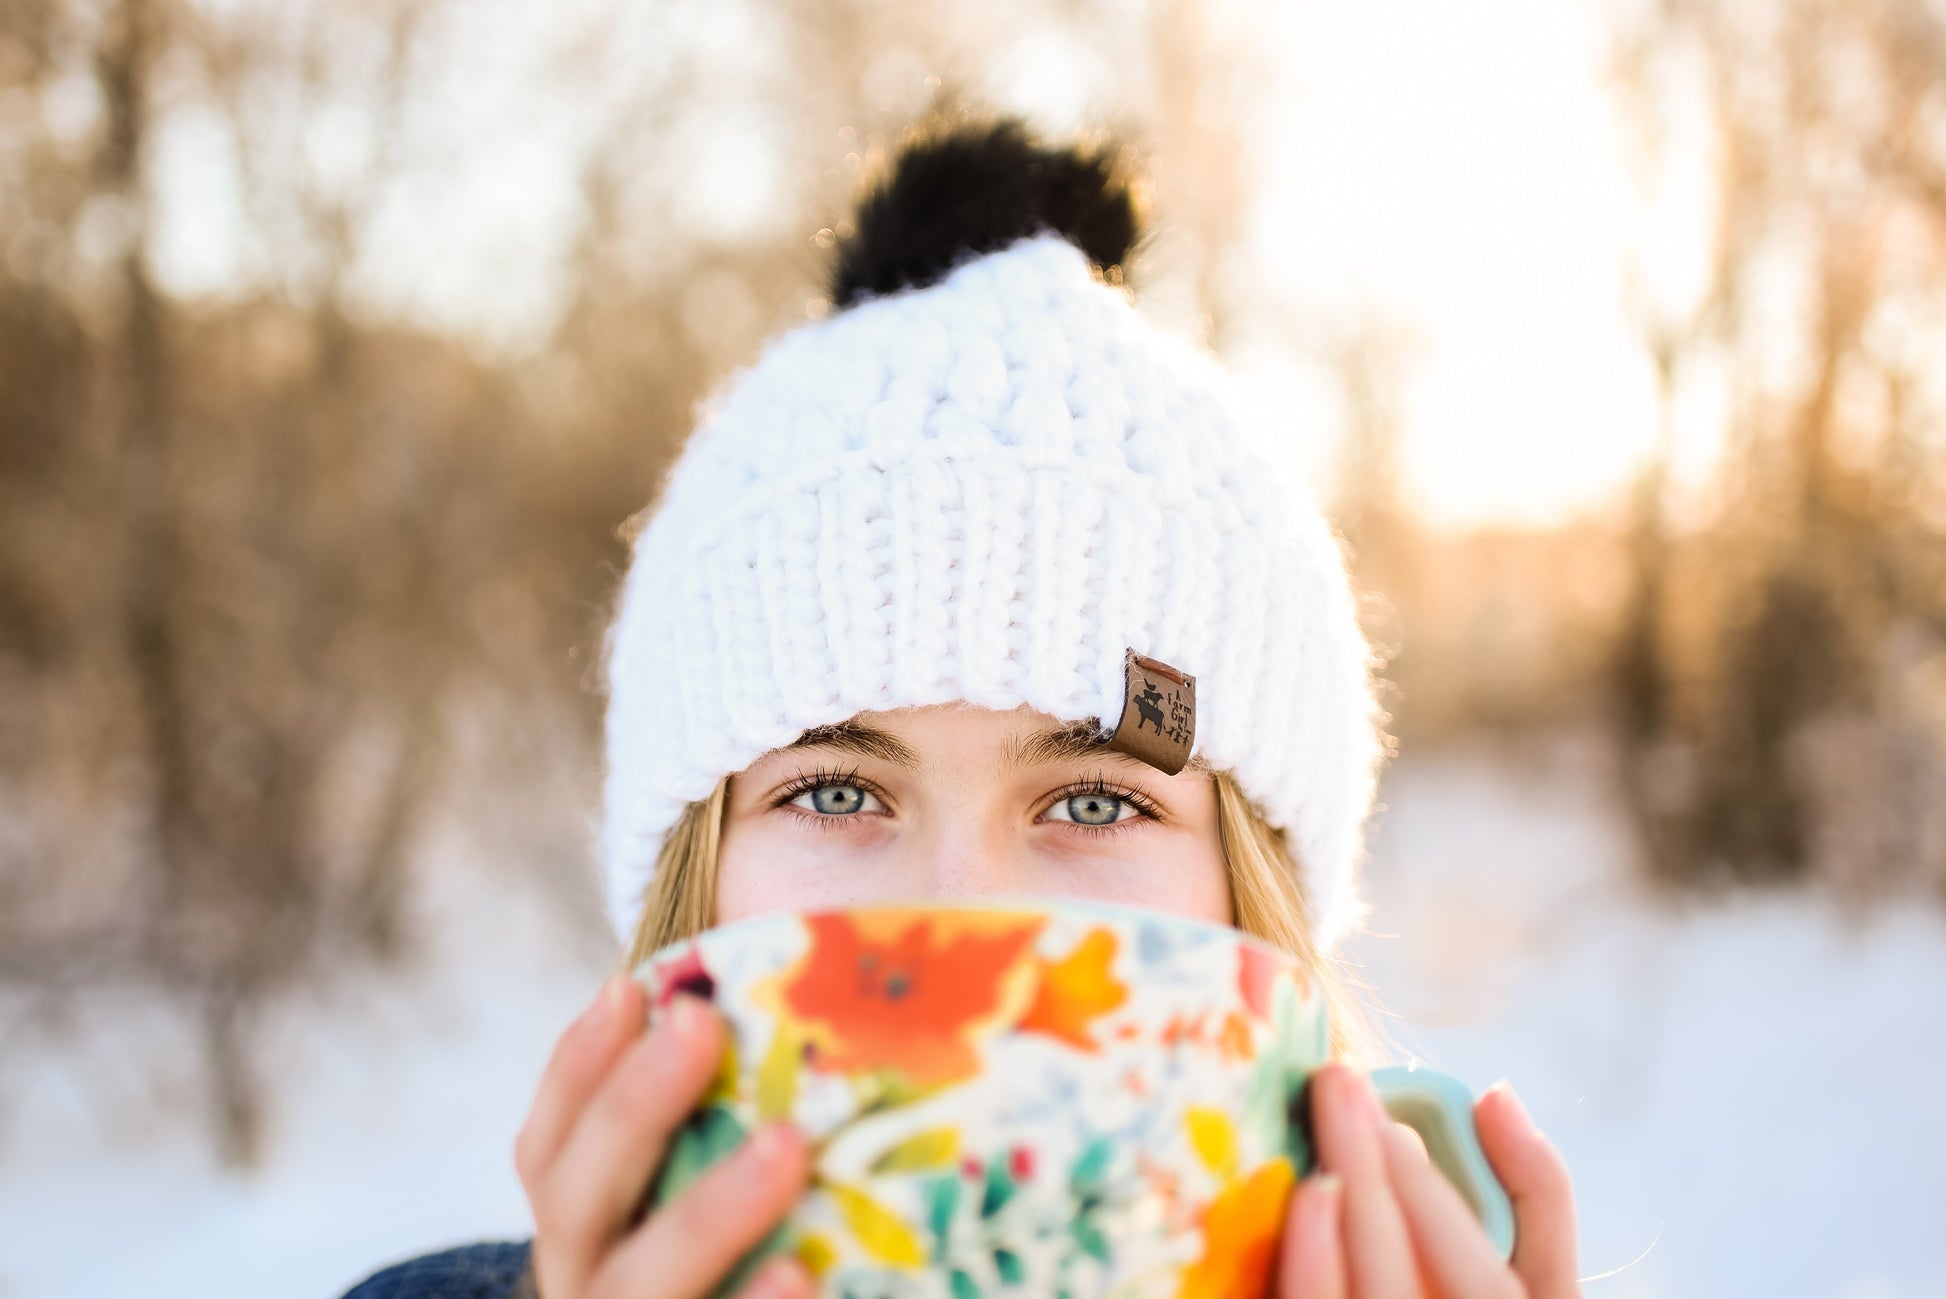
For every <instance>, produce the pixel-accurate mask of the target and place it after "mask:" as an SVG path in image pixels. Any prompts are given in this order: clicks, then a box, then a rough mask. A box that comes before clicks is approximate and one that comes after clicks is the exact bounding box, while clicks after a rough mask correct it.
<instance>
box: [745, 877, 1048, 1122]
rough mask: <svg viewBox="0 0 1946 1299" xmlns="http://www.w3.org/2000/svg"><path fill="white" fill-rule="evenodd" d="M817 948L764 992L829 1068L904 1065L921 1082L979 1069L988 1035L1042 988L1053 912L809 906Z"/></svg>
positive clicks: (819, 1065) (814, 1060)
mask: <svg viewBox="0 0 1946 1299" xmlns="http://www.w3.org/2000/svg"><path fill="white" fill-rule="evenodd" d="M804 923H805V925H806V927H807V928H808V929H809V930H810V934H811V945H810V948H809V950H808V951H807V952H806V953H805V954H804V956H803V957H802V958H801V959H800V960H799V961H798V963H797V964H796V965H795V966H793V967H792V968H791V969H789V970H787V971H785V972H784V973H783V974H782V975H781V976H779V978H778V980H777V981H776V983H775V984H774V985H773V986H772V987H771V988H769V989H767V990H765V991H764V992H762V993H761V994H760V999H763V1000H770V1001H773V1002H774V1006H775V1009H776V1010H777V1012H778V1014H779V1016H780V1017H782V1018H784V1019H787V1020H789V1021H791V1022H792V1023H793V1024H794V1026H795V1027H796V1029H797V1031H798V1032H799V1034H800V1035H801V1036H802V1039H803V1041H804V1042H805V1044H806V1049H805V1058H806V1060H807V1061H808V1062H809V1063H810V1064H811V1066H812V1067H814V1068H816V1069H819V1070H822V1071H824V1072H827V1073H841V1074H852V1073H865V1072H871V1071H874V1070H879V1069H890V1070H895V1071H897V1072H899V1073H901V1074H903V1075H904V1076H905V1077H906V1079H907V1080H908V1081H909V1082H910V1083H912V1084H913V1085H914V1086H920V1087H925V1086H933V1085H939V1084H944V1083H949V1082H957V1081H960V1080H961V1079H964V1078H969V1077H971V1076H973V1075H974V1074H976V1073H978V1072H979V1071H980V1057H979V1055H978V1053H977V1052H976V1050H975V1049H974V1044H975V1042H976V1041H977V1040H978V1039H979V1037H980V1036H981V1035H982V1034H983V1033H985V1032H987V1031H989V1030H991V1029H993V1028H995V1027H997V1026H999V1025H1001V1024H1004V1023H1006V1022H1008V1021H1010V1020H1012V1019H1013V1018H1014V1017H1015V1016H1017V1015H1018V1014H1019V1013H1020V1011H1021V1009H1022V1007H1023V1006H1025V1005H1026V1004H1028V1002H1029V999H1030V998H1031V997H1032V996H1033V993H1034V983H1035V977H1034V975H1035V970H1034V964H1035V963H1034V961H1033V960H1032V959H1031V957H1030V956H1029V951H1030V949H1031V947H1032V946H1033V943H1034V939H1035V938H1036V937H1038V936H1039V934H1040V931H1041V928H1042V927H1043V926H1044V925H1045V924H1046V923H1047V922H1046V919H1045V918H1044V917H1039V916H1026V917H1022V916H1014V915H1007V914H1003V913H997V912H981V911H965V912H959V913H955V914H952V915H948V916H941V915H937V914H928V913H926V912H923V911H910V912H908V911H898V910H885V911H878V912H872V913H868V914H863V915H846V914H831V915H811V916H807V917H806V918H805V922H804Z"/></svg>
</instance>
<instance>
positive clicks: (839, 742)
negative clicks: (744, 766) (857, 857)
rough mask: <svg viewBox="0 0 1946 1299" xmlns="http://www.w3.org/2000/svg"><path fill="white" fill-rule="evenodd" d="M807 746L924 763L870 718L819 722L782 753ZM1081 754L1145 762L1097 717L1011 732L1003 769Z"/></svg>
mask: <svg viewBox="0 0 1946 1299" xmlns="http://www.w3.org/2000/svg"><path fill="white" fill-rule="evenodd" d="M807 748H822V749H838V750H840V751H842V752H846V753H856V754H861V755H863V756H865V757H868V758H876V759H878V760H879V761H880V762H889V763H891V764H893V765H894V766H898V767H904V768H906V769H907V770H909V771H916V770H917V769H918V768H919V765H920V758H919V755H918V754H917V753H916V752H914V751H913V749H912V746H910V745H909V744H907V743H906V742H905V741H904V740H901V739H900V738H899V737H898V736H896V735H894V734H892V733H891V732H890V731H884V730H880V729H879V728H878V727H876V726H872V725H870V724H868V723H866V722H838V723H836V724H834V725H831V726H814V727H812V728H811V729H810V730H808V731H805V732H804V733H803V734H802V735H800V736H798V737H797V738H796V739H795V740H793V741H791V742H790V743H789V744H787V745H785V746H784V748H783V750H781V752H788V751H790V750H791V749H807ZM1079 758H1095V759H1100V760H1102V761H1105V762H1117V763H1127V764H1130V765H1132V766H1138V767H1139V766H1143V765H1144V764H1143V763H1142V762H1141V761H1140V760H1139V759H1136V758H1131V757H1129V756H1128V755H1127V754H1124V753H1121V752H1119V751H1117V750H1114V749H1110V748H1107V747H1105V746H1104V745H1103V744H1102V742H1101V731H1100V729H1099V728H1098V727H1097V726H1096V725H1095V724H1094V723H1093V722H1087V721H1080V722H1067V723H1064V724H1061V725H1057V726H1049V727H1045V728H1043V729H1041V730H1038V731H1029V732H1028V733H1026V734H1025V735H1015V736H1009V737H1008V738H1007V741H1006V743H1005V744H1004V745H1002V746H1001V758H1000V770H1001V772H1002V773H1003V774H1004V773H1007V772H1014V771H1024V770H1026V769H1027V768H1030V767H1047V766H1052V765H1054V764H1055V763H1060V762H1072V761H1075V760H1076V759H1079Z"/></svg>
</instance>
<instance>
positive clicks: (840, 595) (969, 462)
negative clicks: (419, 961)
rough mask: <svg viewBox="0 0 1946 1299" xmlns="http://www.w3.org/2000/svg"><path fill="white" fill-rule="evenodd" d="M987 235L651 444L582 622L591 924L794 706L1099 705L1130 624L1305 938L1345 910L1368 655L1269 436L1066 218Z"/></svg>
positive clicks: (854, 309) (1350, 896) (1326, 936)
mask: <svg viewBox="0 0 1946 1299" xmlns="http://www.w3.org/2000/svg"><path fill="white" fill-rule="evenodd" d="M995 135H996V138H998V136H999V135H1000V133H999V132H996V133H995ZM1013 139H1014V142H1015V143H1016V144H1017V143H1018V137H1017V136H1016V137H1013ZM1038 156H1040V157H1042V158H1043V159H1044V158H1045V157H1047V156H1052V157H1055V158H1066V159H1069V160H1072V159H1073V157H1074V155H1069V154H1061V155H1038ZM1014 165H1018V164H1017V163H1016V164H1014ZM973 183H977V178H975V180H974V182H973ZM896 184H897V182H896V180H895V181H894V185H895V186H896ZM1097 197H1098V196H1097ZM988 215H990V214H988ZM1012 219H1014V220H1016V221H1022V220H1024V221H1025V228H1027V229H1037V228H1041V227H1042V226H1043V224H1054V225H1055V226H1056V228H1057V229H1058V228H1059V221H1058V217H1057V219H1056V220H1055V221H1053V222H1049V221H1048V220H1047V214H1045V213H1032V212H1028V213H1015V214H1013V217H1012ZM861 237H863V235H861ZM993 246H994V247H995V248H996V250H994V251H984V252H981V251H980V245H979V243H978V242H976V241H969V242H968V244H967V245H966V246H963V247H961V248H959V249H957V250H956V251H957V252H958V254H959V256H958V257H957V265H954V266H952V268H951V269H950V270H949V271H945V272H944V273H943V274H942V275H940V277H939V278H937V279H935V280H933V281H932V282H926V281H925V280H924V279H920V280H919V281H918V282H917V283H916V284H915V286H914V287H908V288H904V289H901V290H899V291H896V292H891V293H888V294H884V295H881V296H872V297H868V298H866V299H865V300H863V301H859V302H857V303H856V305H851V306H849V307H847V308H846V309H844V310H840V311H837V312H835V313H834V314H832V315H830V316H829V317H827V318H826V319H823V320H819V321H815V322H812V323H807V324H805V325H802V326H800V327H798V328H796V329H793V330H791V331H790V332H788V333H786V334H784V335H783V336H782V337H780V338H778V339H776V340H774V341H773V342H772V343H771V344H770V345H769V347H768V348H767V349H766V350H765V352H764V353H763V355H762V357H761V358H760V359H759V360H758V361H757V363H756V364H755V365H754V366H752V367H750V368H748V369H745V370H743V371H741V372H740V373H738V374H736V375H735V376H733V378H732V380H731V381H730V382H729V384H728V385H727V387H726V388H725V389H724V390H723V391H721V392H720V393H719V394H718V396H717V397H716V398H715V399H714V400H713V401H712V402H711V403H709V404H708V405H706V406H705V408H704V409H703V411H702V413H701V418H700V421H699V425H698V427H697V429H696V431H695V432H694V434H693V435H692V436H691V438H690V440H689V442H688V444H687V445H686V446H685V448H684V449H683V451H682V453H681V455H680V456H679V457H678V458H677V460H676V462H675V463H674V464H673V465H672V466H671V468H670V471H669V474H668V477H667V479H666V482H665V486H664V489H663V492H662V495H661V498H660V501H659V503H658V505H657V508H656V510H655V512H654V513H653V515H652V517H651V518H650V519H649V521H648V522H647V524H646V526H644V527H643V528H642V530H641V531H640V532H639V533H638V535H637V536H636V538H635V541H634V547H633V552H634V553H633V559H632V562H631V564H630V567H629V571H628V576H627V579H626V582H625V584H624V586H623V589H622V592H621V597H620V605H619V613H618V615H617V617H616V619H615V622H614V624H613V626H612V627H611V628H610V632H609V639H608V644H607V646H606V664H607V675H608V685H609V703H608V713H607V721H606V744H607V754H606V756H607V773H606V784H605V790H604V801H605V813H604V816H605V821H604V825H603V830H602V835H603V845H602V846H603V856H604V868H605V873H606V878H607V887H608V902H609V907H610V916H611V919H612V920H613V921H614V923H615V926H616V928H617V930H618V932H620V933H622V934H624V935H626V934H627V933H628V932H630V931H631V930H632V928H633V927H634V925H635V923H636V920H637V918H638V915H639V912H640V909H641V906H642V902H643V897H644V894H645V889H646V887H647V885H648V883H649V881H650V878H651V876H652V874H653V872H654V869H655V862H656V857H657V854H658V852H659V850H660V848H661V846H662V841H663V838H664V836H665V835H666V833H667V832H668V831H669V829H670V828H671V827H672V826H673V825H674V824H675V823H676V821H677V820H678V819H679V817H680V816H681V814H682V812H683V809H684V807H685V805H686V804H688V803H690V802H692V801H694V800H697V799H701V798H705V797H707V796H708V795H709V793H710V790H711V788H712V787H713V786H714V785H715V783H716V782H717V780H718V779H719V778H721V777H722V776H724V775H726V774H729V773H733V772H737V771H740V770H742V769H743V768H744V767H746V766H748V765H749V764H750V763H751V762H752V761H754V760H755V759H756V758H758V757H759V756H761V755H762V754H764V753H765V752H768V751H769V750H771V749H773V748H777V747H780V746H783V745H787V744H789V743H790V742H791V741H793V740H795V739H796V738H797V737H798V736H799V735H800V734H801V733H802V732H803V731H804V730H806V729H808V728H810V727H813V726H820V725H828V724H834V723H837V722H841V721H844V720H846V719H847V718H850V717H852V716H853V715H854V714H856V713H858V712H861V711H863V710H867V709H875V710H877V709H891V708H901V707H908V706H919V705H926V704H937V703H944V702H948V701H952V700H966V701H969V702H971V703H974V704H978V705H983V706H986V707H989V708H996V709H1011V708H1014V707H1017V706H1019V705H1021V704H1026V705H1029V706H1031V707H1033V708H1035V709H1038V710H1040V711H1042V712H1045V713H1048V714H1051V715H1052V716H1054V717H1056V718H1058V719H1062V720H1080V719H1101V720H1102V725H1103V726H1104V727H1112V726H1113V725H1114V724H1115V722H1116V719H1118V718H1119V717H1120V715H1121V711H1122V704H1123V690H1124V657H1125V653H1126V651H1127V650H1129V649H1131V648H1132V649H1134V650H1135V651H1137V652H1138V653H1140V654H1143V655H1147V656H1150V657H1152V658H1156V659H1160V660H1162V661H1163V662H1165V663H1168V664H1171V665H1174V666H1175V667H1177V668H1179V669H1181V670H1182V671H1184V672H1187V673H1189V674H1191V675H1193V676H1194V677H1195V678H1196V708H1197V717H1196V726H1195V744H1194V750H1193V751H1194V753H1195V754H1196V755H1198V756H1200V757H1202V758H1203V759H1205V760H1206V761H1207V762H1209V763H1210V764H1211V765H1212V766H1213V767H1215V768H1217V769H1230V770H1231V771H1233V773H1234V776H1235V779H1236V781H1237V783H1238V785H1239V786H1240V787H1241V789H1242V790H1243V792H1244V793H1245V795H1247V796H1248V797H1249V798H1250V799H1251V800H1252V802H1253V803H1255V804H1256V805H1257V807H1258V808H1259V809H1260V810H1261V812H1262V813H1263V814H1264V816H1265V817H1266V819H1267V820H1268V821H1269V822H1270V823H1271V824H1273V825H1275V826H1278V827H1281V828H1284V829H1285V830H1286V831H1287V833H1288V834H1289V836H1290V838H1291V843H1292V846H1293V848H1294V849H1295V852H1296V855H1297V857H1298V859H1299V861H1300V863H1301V868H1302V873H1303V879H1302V881H1301V882H1302V886H1303V889H1304V892H1305V894H1306V897H1307V899H1308V901H1309V904H1310V912H1311V917H1312V921H1313V925H1314V928H1315V934H1314V937H1315V938H1316V940H1317V942H1318V944H1319V946H1320V948H1321V949H1325V950H1328V949H1329V948H1330V947H1332V946H1333V945H1334V944H1335V943H1336V942H1337V941H1338V939H1339V938H1340V937H1342V936H1343V935H1344V934H1345V933H1346V932H1347V930H1348V929H1349V928H1351V927H1353V926H1355V925H1356V924H1357V923H1358V922H1359V921H1360V920H1361V919H1362V916H1363V908H1362V905H1361V903H1360V901H1359V897H1358V889H1357V868H1358V865H1359V862H1360V860H1361V857H1362V854H1363V843H1362V828H1363V824H1364V822H1365V819H1366V816H1367V814H1368V812H1369V810H1370V807H1371V802H1372V795H1373V789H1374V783H1375V779H1376V770H1377V766H1378V762H1379V760H1380V755H1381V739H1382V737H1381V735H1380V731H1379V728H1378V718H1377V714H1376V709H1375V705H1374V700H1373V694H1372V690H1371V676H1370V670H1369V668H1370V651H1369V648H1368V646H1367V644H1366V642H1365V639H1364V637H1363V635H1362V634H1361V632H1360V630H1359V625H1358V620H1357V616H1356V611H1355V605H1354V601H1353V598H1352V594H1351V590H1350V586H1349V583H1348V581H1347V577H1346V572H1345V565H1344V561H1343V557H1342V554H1341V552H1340V549H1339V545H1338V542H1337V539H1336V537H1335V536H1334V535H1333V533H1332V531H1331V529H1330V527H1329V526H1328V525H1327V523H1326V522H1325V520H1324V518H1323V516H1322V515H1321V514H1320V513H1319V511H1318V509H1317V507H1316V505H1315V504H1314V503H1313V502H1312V500H1311V499H1310V498H1309V496H1308V494H1307V493H1306V492H1305V490H1304V489H1303V487H1302V486H1301V485H1300V484H1299V483H1298V482H1296V481H1295V480H1293V479H1292V478H1291V477H1290V476H1289V475H1288V474H1287V473H1285V472H1283V471H1281V470H1280V469H1279V467H1278V463H1277V462H1276V461H1275V460H1274V458H1273V457H1270V456H1268V455H1267V454H1265V452H1264V449H1263V446H1262V443H1261V442H1260V441H1259V439H1261V438H1264V437H1266V436H1275V435H1276V434H1277V432H1278V430H1265V429H1258V428H1252V427H1251V426H1250V425H1249V423H1248V422H1247V421H1246V419H1245V418H1244V416H1243V415H1242V414H1241V413H1240V411H1239V410H1238V408H1237V407H1236V406H1235V405H1234V404H1233V403H1232V401H1231V399H1230V398H1229V396H1228V395H1227V392H1226V390H1227V387H1228V384H1229V381H1228V379H1227V378H1226V376H1225V375H1224V374H1223V373H1222V371H1221V369H1220V367H1219V366H1218V365H1217V364H1216V362H1215V361H1214V359H1213V358H1212V357H1211V356H1210V355H1209V354H1208V353H1207V352H1206V351H1204V350H1202V349H1201V348H1199V347H1198V346H1196V345H1194V344H1192V343H1190V342H1189V341H1187V340H1185V339H1182V338H1179V337H1177V336H1175V335H1173V334H1171V333H1169V332H1167V331H1164V330H1161V329H1158V328H1157V327H1155V326H1154V325H1152V324H1150V323H1148V322H1147V321H1145V320H1144V319H1143V318H1142V317H1141V316H1140V315H1139V314H1138V313H1137V311H1136V310H1135V308H1134V306H1133V304H1132V302H1131V300H1130V298H1129V295H1128V294H1127V293H1126V292H1125V291H1124V290H1122V289H1120V288H1117V287H1114V286H1111V285H1110V284H1108V283H1105V282H1104V281H1103V279H1102V278H1101V276H1100V275H1098V274H1097V272H1096V269H1095V266H1094V265H1092V264H1091V262H1090V259H1089V258H1088V257H1087V256H1086V255H1084V254H1083V252H1082V251H1081V249H1080V248H1078V247H1076V245H1075V243H1073V242H1070V241H1069V239H1067V238H1064V237H1063V236H1062V235H1061V234H1059V233H1054V232H1052V231H1049V232H1047V233H1041V234H1038V235H1033V236H1030V237H1027V238H1018V239H1008V240H1004V241H997V242H994V243H993ZM969 248H970V249H971V250H972V251H971V252H970V253H969ZM941 251H942V250H940V249H938V248H934V249H931V250H929V253H930V255H931V256H932V257H933V258H934V260H935V261H936V262H937V261H940V260H942V259H941V258H940V256H939V254H940V253H941ZM945 251H947V252H952V251H955V250H951V249H948V250H945ZM1121 251H1122V252H1125V251H1126V249H1125V248H1124V249H1123V250H1121ZM944 260H952V259H944ZM1115 260H1117V261H1119V260H1120V258H1119V257H1116V258H1115ZM907 278H908V279H911V278H912V277H910V276H908V277H907ZM840 296H841V299H842V296H843V295H840Z"/></svg>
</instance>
